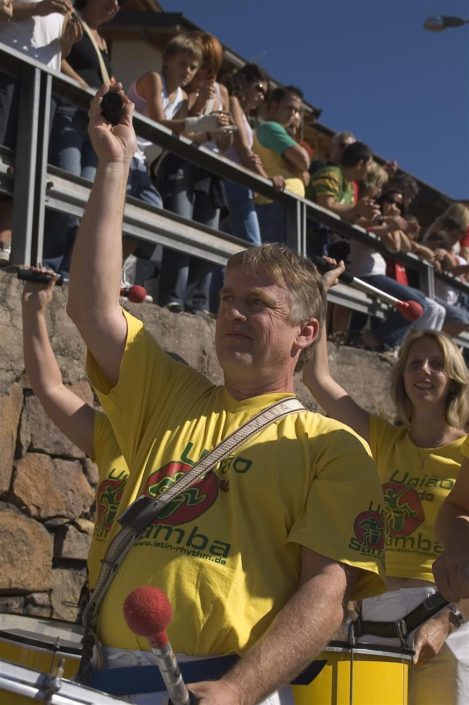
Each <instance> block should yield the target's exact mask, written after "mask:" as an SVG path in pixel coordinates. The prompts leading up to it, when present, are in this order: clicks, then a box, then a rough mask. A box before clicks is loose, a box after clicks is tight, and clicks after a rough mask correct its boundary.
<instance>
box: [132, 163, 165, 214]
mask: <svg viewBox="0 0 469 705" xmlns="http://www.w3.org/2000/svg"><path fill="white" fill-rule="evenodd" d="M127 193H128V195H129V196H134V197H135V198H139V199H140V200H141V201H143V202H144V203H148V204H149V205H150V206H155V207H156V208H163V199H162V198H161V196H160V194H159V193H158V191H157V190H156V188H155V187H154V185H153V182H152V180H151V179H150V175H149V174H148V171H147V165H146V163H145V162H144V161H143V160H142V159H137V158H136V157H134V158H133V159H132V162H131V164H130V171H129V180H128V181H127Z"/></svg>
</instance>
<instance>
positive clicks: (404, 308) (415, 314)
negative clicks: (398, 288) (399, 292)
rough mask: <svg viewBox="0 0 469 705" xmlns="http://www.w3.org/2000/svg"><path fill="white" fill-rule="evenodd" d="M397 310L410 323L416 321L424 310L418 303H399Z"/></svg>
mask: <svg viewBox="0 0 469 705" xmlns="http://www.w3.org/2000/svg"><path fill="white" fill-rule="evenodd" d="M396 308H397V310H398V311H399V313H400V314H402V316H404V318H406V319H407V320H408V321H416V320H417V318H420V316H421V315H422V313H423V308H422V306H421V305H420V304H419V303H418V302H417V301H398V302H397V304H396Z"/></svg>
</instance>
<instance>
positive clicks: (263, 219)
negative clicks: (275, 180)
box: [256, 201, 287, 243]
mask: <svg viewBox="0 0 469 705" xmlns="http://www.w3.org/2000/svg"><path fill="white" fill-rule="evenodd" d="M256 211H257V217H258V219H259V227H260V229H261V238H262V242H281V243H285V242H286V241H287V209H286V208H285V206H284V205H283V203H278V202H277V201H272V203H262V204H259V203H257V204H256Z"/></svg>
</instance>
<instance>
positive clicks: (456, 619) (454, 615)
mask: <svg viewBox="0 0 469 705" xmlns="http://www.w3.org/2000/svg"><path fill="white" fill-rule="evenodd" d="M448 609H449V611H450V615H449V623H450V624H451V625H452V626H453V627H454V629H455V630H456V629H459V627H462V625H463V624H465V623H466V620H465V619H464V615H463V613H462V612H461V610H460V609H459V607H457V605H455V604H454V603H451V604H449V605H448Z"/></svg>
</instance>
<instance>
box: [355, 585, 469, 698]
mask: <svg viewBox="0 0 469 705" xmlns="http://www.w3.org/2000/svg"><path fill="white" fill-rule="evenodd" d="M434 592H435V588H433V587H431V586H429V587H417V588H401V589H400V590H391V591H390V592H385V593H384V594H383V595H378V596H377V597H369V598H367V599H366V600H363V603H362V615H363V619H370V620H374V621H391V620H394V619H400V618H402V617H405V615H406V614H408V613H409V612H410V611H411V610H413V609H414V607H417V605H419V604H420V603H421V602H423V601H424V600H425V598H426V597H429V596H430V595H432V594H433V593H434ZM360 641H372V642H373V643H375V644H376V643H379V644H381V643H386V644H388V645H389V644H391V643H392V644H394V645H398V643H399V642H398V640H397V639H394V640H392V639H380V638H379V637H375V636H373V637H371V636H370V637H368V638H367V637H364V638H363V639H362V638H360ZM410 678H411V683H410V692H411V693H413V698H411V699H410V700H409V705H469V622H468V623H466V624H464V625H463V626H462V627H460V628H459V629H457V630H456V631H455V632H453V634H451V635H450V636H449V637H448V638H447V639H446V642H445V643H444V644H443V646H442V648H441V650H440V652H439V653H438V654H437V655H436V656H434V657H433V658H432V659H431V660H430V661H429V662H428V663H427V664H426V665H424V666H414V667H413V668H412V673H411V676H410Z"/></svg>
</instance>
